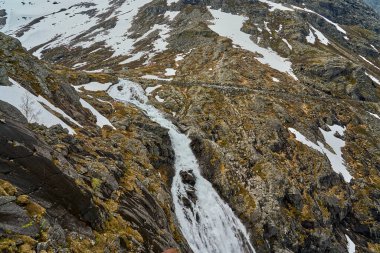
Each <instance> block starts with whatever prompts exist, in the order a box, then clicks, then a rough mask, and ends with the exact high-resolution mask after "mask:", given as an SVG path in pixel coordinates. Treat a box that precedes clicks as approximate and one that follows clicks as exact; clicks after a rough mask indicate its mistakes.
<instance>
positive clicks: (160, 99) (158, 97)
mask: <svg viewBox="0 0 380 253" xmlns="http://www.w3.org/2000/svg"><path fill="white" fill-rule="evenodd" d="M154 98H155V99H156V100H157V101H158V102H160V103H163V102H165V100H164V99H163V98H160V96H159V95H156V96H155V97H154Z"/></svg>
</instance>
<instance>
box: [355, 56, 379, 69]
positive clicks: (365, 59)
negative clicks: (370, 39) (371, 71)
mask: <svg viewBox="0 0 380 253" xmlns="http://www.w3.org/2000/svg"><path fill="white" fill-rule="evenodd" d="M359 56H360V58H362V59H363V60H364V61H366V62H367V63H369V64H370V65H372V66H374V67H375V68H377V69H378V70H380V68H379V67H378V66H376V65H375V64H373V63H372V62H371V61H369V60H367V58H365V57H364V56H362V55H359Z"/></svg>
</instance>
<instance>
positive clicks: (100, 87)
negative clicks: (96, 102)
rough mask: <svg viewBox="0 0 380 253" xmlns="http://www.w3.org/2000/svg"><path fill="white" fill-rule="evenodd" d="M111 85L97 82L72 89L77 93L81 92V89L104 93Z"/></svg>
mask: <svg viewBox="0 0 380 253" xmlns="http://www.w3.org/2000/svg"><path fill="white" fill-rule="evenodd" d="M111 85H112V83H98V82H91V83H87V84H82V85H76V86H75V85H73V87H74V89H75V90H76V91H77V92H81V90H80V89H81V88H83V89H85V90H88V91H106V90H107V89H108V88H109V87H110V86H111Z"/></svg>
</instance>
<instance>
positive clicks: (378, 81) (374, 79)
mask: <svg viewBox="0 0 380 253" xmlns="http://www.w3.org/2000/svg"><path fill="white" fill-rule="evenodd" d="M365 74H366V75H367V76H368V77H369V78H370V79H371V80H372V81H373V82H374V83H376V84H378V85H380V80H379V79H377V78H376V77H374V76H373V75H370V74H368V73H367V72H365Z"/></svg>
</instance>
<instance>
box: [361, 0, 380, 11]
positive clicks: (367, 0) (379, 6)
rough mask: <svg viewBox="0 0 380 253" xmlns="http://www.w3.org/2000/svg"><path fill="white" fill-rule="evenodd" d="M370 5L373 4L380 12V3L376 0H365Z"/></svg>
mask: <svg viewBox="0 0 380 253" xmlns="http://www.w3.org/2000/svg"><path fill="white" fill-rule="evenodd" d="M364 2H365V3H367V4H368V5H369V6H371V7H372V8H373V9H374V10H375V11H376V12H377V13H380V3H379V1H376V0H364Z"/></svg>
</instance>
